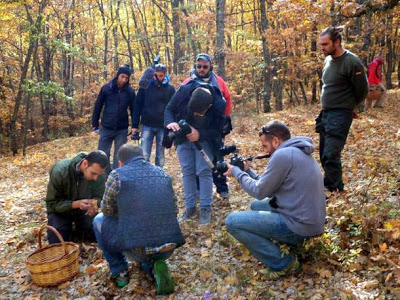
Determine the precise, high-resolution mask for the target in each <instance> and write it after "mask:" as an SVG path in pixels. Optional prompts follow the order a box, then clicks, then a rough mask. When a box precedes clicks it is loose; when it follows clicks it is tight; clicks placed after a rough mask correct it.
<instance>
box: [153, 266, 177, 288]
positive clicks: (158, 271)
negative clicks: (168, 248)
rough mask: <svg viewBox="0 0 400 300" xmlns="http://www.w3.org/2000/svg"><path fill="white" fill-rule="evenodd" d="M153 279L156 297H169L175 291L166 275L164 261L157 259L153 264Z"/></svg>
mask: <svg viewBox="0 0 400 300" xmlns="http://www.w3.org/2000/svg"><path fill="white" fill-rule="evenodd" d="M153 271H154V277H155V279H156V286H157V295H169V294H172V293H173V292H174V290H175V284H174V280H173V279H172V277H171V276H170V275H169V273H168V266H167V264H166V263H165V260H163V259H159V260H156V261H155V262H154V269H153Z"/></svg>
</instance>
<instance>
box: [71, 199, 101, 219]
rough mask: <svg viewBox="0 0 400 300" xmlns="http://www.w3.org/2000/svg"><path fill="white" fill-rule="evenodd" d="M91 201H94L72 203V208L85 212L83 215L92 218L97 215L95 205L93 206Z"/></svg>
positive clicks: (83, 200) (85, 200) (84, 200)
mask: <svg viewBox="0 0 400 300" xmlns="http://www.w3.org/2000/svg"><path fill="white" fill-rule="evenodd" d="M93 200H94V199H81V200H76V201H73V202H72V208H73V209H80V210H86V213H85V215H88V216H93V215H95V214H96V213H97V207H95V205H94V204H93V203H94V201H93ZM95 201H96V200H95ZM96 203H97V202H96Z"/></svg>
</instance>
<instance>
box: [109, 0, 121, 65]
mask: <svg viewBox="0 0 400 300" xmlns="http://www.w3.org/2000/svg"><path fill="white" fill-rule="evenodd" d="M113 2H114V1H113V0H111V1H110V2H109V5H110V12H111V20H112V34H113V38H114V55H113V61H114V70H117V69H118V67H119V57H118V40H119V39H118V24H119V23H120V17H119V6H120V4H121V1H120V0H118V1H117V6H116V8H115V16H114V14H113V6H112V4H113Z"/></svg>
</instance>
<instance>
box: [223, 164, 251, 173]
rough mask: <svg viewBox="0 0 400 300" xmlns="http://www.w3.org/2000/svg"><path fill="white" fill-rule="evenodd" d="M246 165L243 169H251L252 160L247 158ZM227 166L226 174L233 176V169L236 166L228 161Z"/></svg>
mask: <svg viewBox="0 0 400 300" xmlns="http://www.w3.org/2000/svg"><path fill="white" fill-rule="evenodd" d="M243 164H244V166H243V171H245V172H246V171H247V170H248V169H250V165H251V161H250V160H245V161H244V162H243ZM226 166H227V167H228V171H226V172H225V173H224V175H225V176H233V175H232V169H233V168H234V167H235V166H234V165H231V164H230V163H229V162H226Z"/></svg>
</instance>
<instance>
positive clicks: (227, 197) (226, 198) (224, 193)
mask: <svg viewBox="0 0 400 300" xmlns="http://www.w3.org/2000/svg"><path fill="white" fill-rule="evenodd" d="M219 196H220V197H221V198H222V199H223V200H229V193H228V192H221V193H219Z"/></svg>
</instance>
